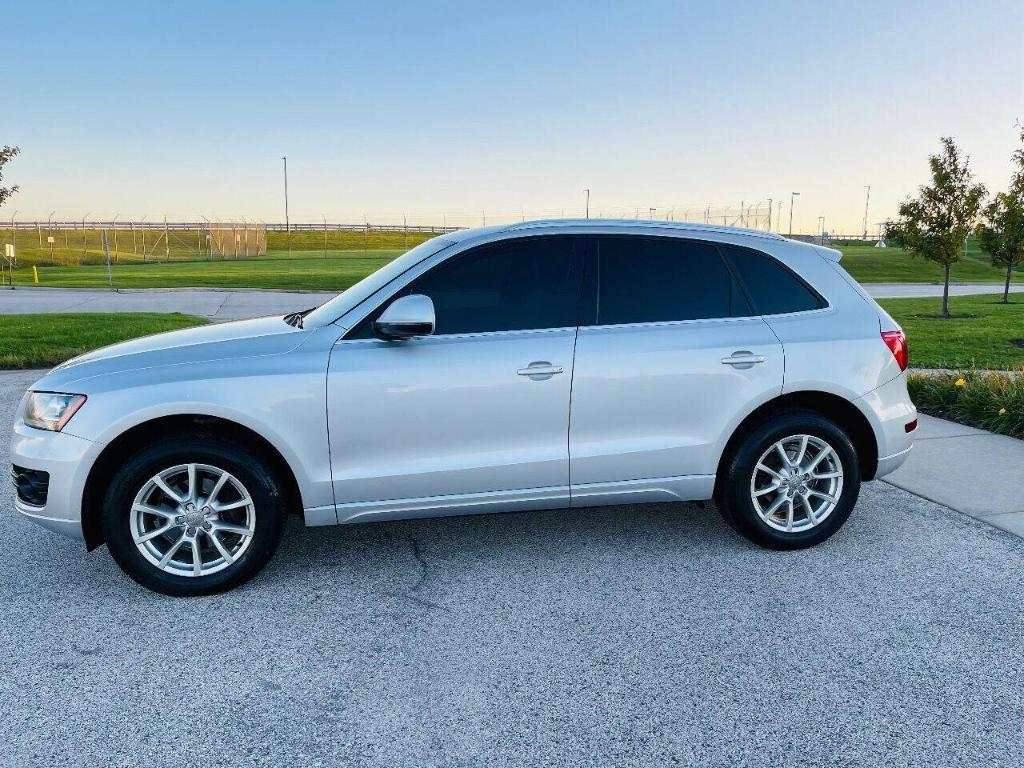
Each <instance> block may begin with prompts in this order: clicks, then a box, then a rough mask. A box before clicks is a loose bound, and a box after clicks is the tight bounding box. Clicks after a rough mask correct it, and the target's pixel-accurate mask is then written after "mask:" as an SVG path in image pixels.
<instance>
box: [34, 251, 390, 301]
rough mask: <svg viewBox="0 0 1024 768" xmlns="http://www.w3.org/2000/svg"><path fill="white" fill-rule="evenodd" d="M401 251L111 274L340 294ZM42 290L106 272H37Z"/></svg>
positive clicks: (127, 268) (93, 268)
mask: <svg viewBox="0 0 1024 768" xmlns="http://www.w3.org/2000/svg"><path fill="white" fill-rule="evenodd" d="M399 254H401V251H386V250H377V251H352V252H344V253H339V252H334V253H333V254H331V253H329V254H328V258H326V259H325V258H323V256H321V255H315V256H314V255H311V254H310V253H309V252H305V253H298V252H293V253H292V256H291V257H281V256H273V257H271V256H267V257H263V258H260V259H238V260H237V261H235V260H224V261H170V262H166V263H164V262H155V263H151V264H118V265H115V266H114V267H113V268H112V270H111V272H112V275H113V286H114V287H115V288H182V287H199V288H282V289H290V290H316V291H341V290H344V289H345V288H348V287H349V286H350V285H352V284H353V283H356V282H358V281H359V280H361V279H362V278H363V277H365V276H366V275H368V274H370V273H371V272H374V271H376V270H378V269H380V268H381V267H382V266H383V265H385V264H387V263H388V262H389V261H391V260H392V259H393V258H395V257H396V256H398V255H399ZM38 271H39V285H40V286H43V287H51V288H106V287H107V268H106V267H105V266H100V265H86V266H81V267H78V266H71V267H66V266H56V267H48V266H41V267H38ZM32 280H33V276H32V270H31V269H26V268H22V269H18V270H15V272H14V284H15V285H32V284H33V282H32Z"/></svg>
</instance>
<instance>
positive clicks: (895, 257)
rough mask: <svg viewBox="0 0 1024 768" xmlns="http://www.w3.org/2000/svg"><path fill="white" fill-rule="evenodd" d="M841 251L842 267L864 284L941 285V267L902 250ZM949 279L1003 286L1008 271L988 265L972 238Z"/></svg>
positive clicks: (1023, 271) (1021, 272)
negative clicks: (1001, 284) (965, 252)
mask: <svg viewBox="0 0 1024 768" xmlns="http://www.w3.org/2000/svg"><path fill="white" fill-rule="evenodd" d="M839 250H841V251H842V252H843V266H844V267H845V268H846V270H847V271H848V272H849V273H850V274H851V275H853V276H854V277H855V278H857V280H859V281H860V282H862V283H941V282H942V268H941V267H940V266H938V265H937V264H932V263H931V262H928V261H925V260H924V259H919V258H914V257H913V256H911V255H910V254H909V253H907V252H906V251H904V250H901V249H899V248H875V247H874V246H871V245H847V246H842V247H840V249H839ZM949 276H950V281H951V282H954V283H1001V282H1003V280H1004V279H1005V272H1004V271H1003V270H1002V269H996V268H993V267H992V265H991V264H989V262H988V256H987V255H986V254H985V253H983V252H982V251H981V249H980V248H978V244H977V242H976V241H975V240H974V239H973V238H972V239H971V240H969V241H968V243H967V256H966V257H965V258H962V259H961V260H960V261H959V262H958V263H956V264H954V265H953V268H952V269H951V270H950V275H949ZM1016 279H1024V267H1022V268H1019V269H1017V278H1016Z"/></svg>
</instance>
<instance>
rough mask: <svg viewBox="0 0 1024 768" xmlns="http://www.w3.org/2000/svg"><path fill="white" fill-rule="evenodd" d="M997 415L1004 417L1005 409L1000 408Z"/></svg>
mask: <svg viewBox="0 0 1024 768" xmlns="http://www.w3.org/2000/svg"><path fill="white" fill-rule="evenodd" d="M999 415H1000V416H1005V415H1006V409H1005V408H1000V409H999Z"/></svg>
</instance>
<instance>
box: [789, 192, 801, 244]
mask: <svg viewBox="0 0 1024 768" xmlns="http://www.w3.org/2000/svg"><path fill="white" fill-rule="evenodd" d="M799 196H800V193H799V192H790V193H789V236H790V237H792V236H793V198H794V197H799Z"/></svg>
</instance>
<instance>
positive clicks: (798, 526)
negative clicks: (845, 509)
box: [750, 435, 843, 533]
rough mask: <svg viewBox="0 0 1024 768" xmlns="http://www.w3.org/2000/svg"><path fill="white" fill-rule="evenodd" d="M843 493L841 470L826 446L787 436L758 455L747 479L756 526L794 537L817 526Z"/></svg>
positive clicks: (822, 442)
mask: <svg viewBox="0 0 1024 768" xmlns="http://www.w3.org/2000/svg"><path fill="white" fill-rule="evenodd" d="M842 492H843V465H842V462H841V461H840V459H839V454H837V453H836V451H835V449H834V448H833V447H832V446H831V445H829V443H828V442H827V441H826V440H823V439H822V438H820V437H817V436H815V435H791V436H789V437H784V438H782V439H781V440H777V441H776V442H774V443H772V445H771V446H769V447H768V449H767V450H766V451H765V452H764V453H763V454H761V458H760V459H758V461H757V464H756V465H755V467H754V472H753V475H752V476H751V478H750V500H751V501H752V502H753V504H754V510H755V511H756V512H757V514H758V516H759V517H760V518H761V520H762V521H763V522H764V523H765V524H766V525H769V526H771V527H772V528H774V529H775V530H778V531H783V532H785V533H800V532H802V531H807V530H810V529H811V528H815V527H817V526H819V525H821V524H822V523H823V522H824V521H825V520H826V519H827V518H828V516H829V515H830V514H832V512H833V510H835V508H836V506H837V505H838V504H839V499H840V497H841V496H842Z"/></svg>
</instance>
